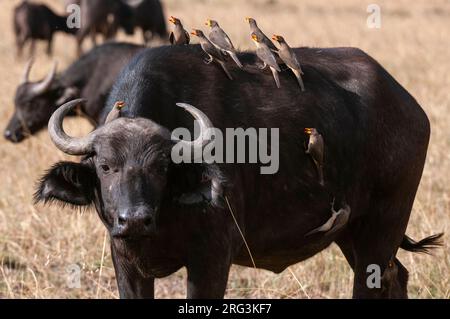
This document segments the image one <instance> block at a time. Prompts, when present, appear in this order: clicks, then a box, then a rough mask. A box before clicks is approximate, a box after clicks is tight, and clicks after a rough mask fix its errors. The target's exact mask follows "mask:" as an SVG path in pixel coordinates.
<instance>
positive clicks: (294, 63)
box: [272, 34, 305, 91]
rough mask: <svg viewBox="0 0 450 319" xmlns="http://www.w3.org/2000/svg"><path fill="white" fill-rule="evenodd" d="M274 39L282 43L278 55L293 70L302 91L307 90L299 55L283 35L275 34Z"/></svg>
mask: <svg viewBox="0 0 450 319" xmlns="http://www.w3.org/2000/svg"><path fill="white" fill-rule="evenodd" d="M272 39H273V40H274V41H277V42H278V43H279V44H280V49H279V50H278V56H279V57H280V59H281V60H283V62H284V63H285V64H286V65H287V66H288V67H289V68H290V69H291V70H292V72H293V73H294V74H295V77H296V78H297V81H298V84H299V85H300V89H301V90H302V91H304V90H305V85H304V84H303V80H302V74H303V71H302V68H301V66H300V62H298V59H297V55H296V54H295V52H294V50H292V48H291V47H290V46H289V45H288V44H287V42H286V40H284V38H283V37H282V36H281V35H275V34H274V35H273V37H272Z"/></svg>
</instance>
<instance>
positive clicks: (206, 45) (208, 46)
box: [191, 29, 233, 80]
mask: <svg viewBox="0 0 450 319" xmlns="http://www.w3.org/2000/svg"><path fill="white" fill-rule="evenodd" d="M191 34H192V35H195V36H197V37H198V39H199V42H200V46H201V47H202V49H203V51H205V53H206V54H207V55H208V56H209V60H206V61H205V63H206V64H209V63H211V62H212V61H216V62H217V63H219V64H220V66H221V67H222V69H223V71H224V72H225V74H226V75H227V76H228V78H229V79H230V80H233V77H232V76H231V74H230V72H229V71H228V69H227V67H226V66H225V58H226V57H225V55H224V54H223V53H222V51H221V50H219V49H218V48H217V47H216V46H214V44H212V43H211V41H209V39H208V38H207V37H206V35H205V34H204V33H203V31H202V30H197V29H193V30H192V32H191Z"/></svg>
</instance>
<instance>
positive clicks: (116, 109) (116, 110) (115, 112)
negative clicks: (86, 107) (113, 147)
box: [105, 101, 125, 124]
mask: <svg viewBox="0 0 450 319" xmlns="http://www.w3.org/2000/svg"><path fill="white" fill-rule="evenodd" d="M124 106H125V102H123V101H117V102H116V103H114V106H113V108H112V110H111V111H110V112H109V114H108V116H107V117H106V120H105V124H108V123H109V122H112V121H114V120H116V119H118V118H119V117H120V113H121V111H122V109H123V107H124Z"/></svg>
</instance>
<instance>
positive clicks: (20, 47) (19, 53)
mask: <svg viewBox="0 0 450 319" xmlns="http://www.w3.org/2000/svg"><path fill="white" fill-rule="evenodd" d="M25 42H26V38H24V37H23V36H22V35H18V36H17V38H16V47H17V56H18V57H19V58H20V57H22V54H23V46H24V45H25Z"/></svg>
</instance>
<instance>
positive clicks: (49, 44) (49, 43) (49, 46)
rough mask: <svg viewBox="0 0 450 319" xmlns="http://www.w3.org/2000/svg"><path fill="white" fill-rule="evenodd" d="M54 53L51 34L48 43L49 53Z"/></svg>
mask: <svg viewBox="0 0 450 319" xmlns="http://www.w3.org/2000/svg"><path fill="white" fill-rule="evenodd" d="M52 53H53V36H50V38H49V39H48V43H47V55H48V56H51V55H52Z"/></svg>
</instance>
